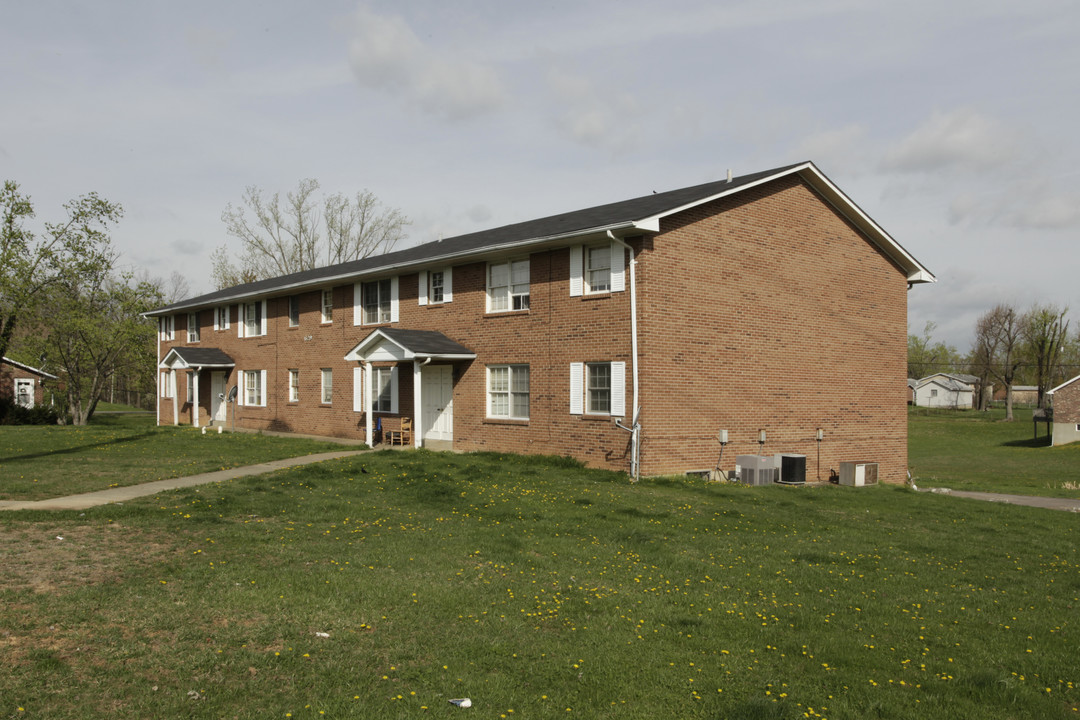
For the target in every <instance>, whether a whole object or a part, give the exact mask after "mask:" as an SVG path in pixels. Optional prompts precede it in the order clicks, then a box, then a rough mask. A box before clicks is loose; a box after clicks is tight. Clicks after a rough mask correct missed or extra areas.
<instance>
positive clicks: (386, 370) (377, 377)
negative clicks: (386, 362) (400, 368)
mask: <svg viewBox="0 0 1080 720" xmlns="http://www.w3.org/2000/svg"><path fill="white" fill-rule="evenodd" d="M393 380H394V368H392V367H373V368H371V411H372V412H385V413H392V412H396V409H395V408H394V406H393V403H394V391H393Z"/></svg>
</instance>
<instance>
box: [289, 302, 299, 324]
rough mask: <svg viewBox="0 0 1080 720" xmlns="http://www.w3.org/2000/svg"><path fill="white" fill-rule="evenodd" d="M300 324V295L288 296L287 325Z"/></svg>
mask: <svg viewBox="0 0 1080 720" xmlns="http://www.w3.org/2000/svg"><path fill="white" fill-rule="evenodd" d="M299 326H300V296H299V295H290V296H289V327H299Z"/></svg>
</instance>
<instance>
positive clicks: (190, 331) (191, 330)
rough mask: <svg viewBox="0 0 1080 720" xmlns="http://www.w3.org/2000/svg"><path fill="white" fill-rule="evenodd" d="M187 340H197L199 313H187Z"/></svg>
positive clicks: (194, 341)
mask: <svg viewBox="0 0 1080 720" xmlns="http://www.w3.org/2000/svg"><path fill="white" fill-rule="evenodd" d="M187 341H188V342H189V343H197V342H199V313H197V312H193V313H188V315H187Z"/></svg>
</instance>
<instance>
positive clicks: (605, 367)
mask: <svg viewBox="0 0 1080 720" xmlns="http://www.w3.org/2000/svg"><path fill="white" fill-rule="evenodd" d="M585 368H586V371H587V372H586V373H585V401H586V404H585V412H587V413H589V414H591V415H609V414H610V413H611V363H587V364H586V365H585Z"/></svg>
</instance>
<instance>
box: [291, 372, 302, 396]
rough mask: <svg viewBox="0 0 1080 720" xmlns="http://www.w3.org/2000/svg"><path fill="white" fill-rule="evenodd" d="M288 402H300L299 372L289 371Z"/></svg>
mask: <svg viewBox="0 0 1080 720" xmlns="http://www.w3.org/2000/svg"><path fill="white" fill-rule="evenodd" d="M289 402H300V371H299V370H297V369H296V368H291V369H290V370H289Z"/></svg>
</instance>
